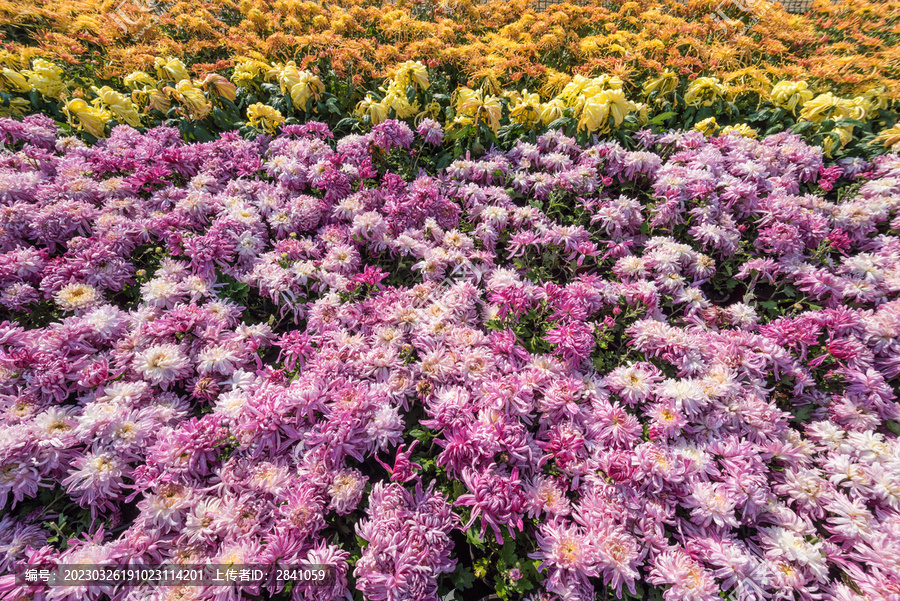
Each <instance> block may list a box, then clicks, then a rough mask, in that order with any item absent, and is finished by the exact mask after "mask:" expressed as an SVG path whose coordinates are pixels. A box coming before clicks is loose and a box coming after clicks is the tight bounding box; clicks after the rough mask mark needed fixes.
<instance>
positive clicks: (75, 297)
mask: <svg viewBox="0 0 900 601" xmlns="http://www.w3.org/2000/svg"><path fill="white" fill-rule="evenodd" d="M102 299H103V296H102V295H101V294H100V293H99V292H98V291H97V289H96V288H94V287H93V286H91V285H89V284H81V283H74V284H66V285H65V286H63V287H62V289H61V290H60V291H59V292H57V293H56V295H55V296H54V300H55V301H56V304H57V305H59V308H60V309H62V310H63V311H83V310H85V309H90V308H91V307H93V306H94V305H96V304H97V303H99V302H100V301H101V300H102Z"/></svg>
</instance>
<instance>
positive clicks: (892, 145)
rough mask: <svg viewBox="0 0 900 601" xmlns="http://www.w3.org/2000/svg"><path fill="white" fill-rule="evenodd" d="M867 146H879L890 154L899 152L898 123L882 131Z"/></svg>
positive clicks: (899, 131)
mask: <svg viewBox="0 0 900 601" xmlns="http://www.w3.org/2000/svg"><path fill="white" fill-rule="evenodd" d="M869 144H871V145H877V144H881V145H882V146H884V147H885V148H887V149H888V150H890V151H891V152H900V123H898V124H896V125H894V127H892V128H890V129H886V130H884V131H882V132H881V133H880V134H878V135H877V136H875V138H874V139H873V140H872V141H871V142H869Z"/></svg>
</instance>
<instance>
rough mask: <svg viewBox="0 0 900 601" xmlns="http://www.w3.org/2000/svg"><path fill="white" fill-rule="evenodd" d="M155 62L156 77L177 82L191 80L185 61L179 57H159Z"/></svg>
mask: <svg viewBox="0 0 900 601" xmlns="http://www.w3.org/2000/svg"><path fill="white" fill-rule="evenodd" d="M154 64H155V65H156V77H157V78H159V79H164V80H166V81H173V82H175V83H176V84H177V83H178V82H181V81H184V80H186V79H187V80H190V78H191V76H190V75H189V74H188V71H187V67H185V66H184V63H183V62H181V61H180V60H179V59H177V58H170V59H163V58H157V59H156V61H155V63H154Z"/></svg>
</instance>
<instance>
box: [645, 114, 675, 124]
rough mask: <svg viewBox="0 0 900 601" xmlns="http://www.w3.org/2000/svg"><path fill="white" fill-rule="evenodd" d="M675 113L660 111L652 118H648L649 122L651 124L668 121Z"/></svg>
mask: <svg viewBox="0 0 900 601" xmlns="http://www.w3.org/2000/svg"><path fill="white" fill-rule="evenodd" d="M676 114H677V113H675V112H673V111H669V112H667V113H661V114H659V115H657V116H655V117H654V118H653V119H650V123H651V124H653V125H662V124H663V122H664V121H668V120H669V119H670V118H672V117H674V116H675V115H676Z"/></svg>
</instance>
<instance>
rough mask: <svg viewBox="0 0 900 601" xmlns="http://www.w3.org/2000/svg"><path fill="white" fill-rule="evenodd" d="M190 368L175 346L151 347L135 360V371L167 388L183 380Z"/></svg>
mask: <svg viewBox="0 0 900 601" xmlns="http://www.w3.org/2000/svg"><path fill="white" fill-rule="evenodd" d="M189 367H190V363H189V362H188V359H187V357H185V356H184V354H183V353H182V352H181V349H180V348H178V346H176V345H174V344H157V345H155V346H151V347H150V348H148V349H146V350H144V351H142V352H140V353H138V354H137V356H136V357H135V358H134V370H135V371H136V372H137V373H139V374H140V375H141V377H143V378H145V379H146V380H147V381H149V382H150V383H151V384H156V385H158V386H159V385H162V386H167V385H169V384H171V383H172V382H174V381H176V380H179V379H181V378H182V377H184V376H185V375H186V374H185V372H186V371H187V370H188V368H189Z"/></svg>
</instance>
